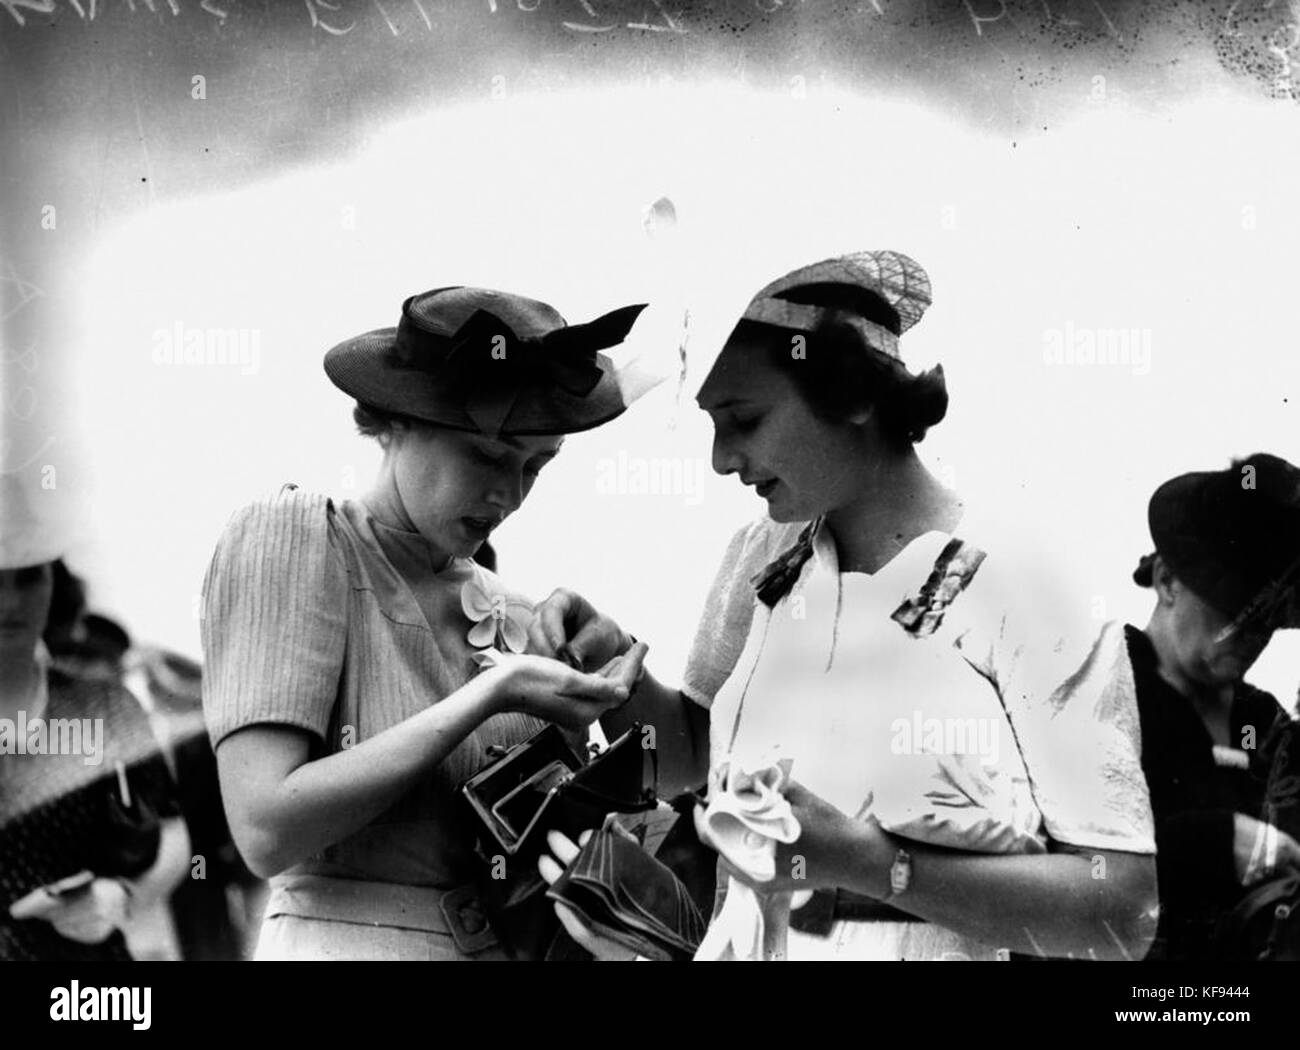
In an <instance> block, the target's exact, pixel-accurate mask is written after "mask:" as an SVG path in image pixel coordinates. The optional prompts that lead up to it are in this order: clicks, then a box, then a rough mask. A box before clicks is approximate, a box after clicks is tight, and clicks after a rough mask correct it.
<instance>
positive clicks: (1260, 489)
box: [1133, 452, 1300, 629]
mask: <svg viewBox="0 0 1300 1050" xmlns="http://www.w3.org/2000/svg"><path fill="white" fill-rule="evenodd" d="M1147 522H1148V524H1149V526H1150V529H1151V538H1152V540H1154V542H1155V546H1156V553H1157V554H1158V555H1159V556H1160V558H1161V560H1162V561H1164V563H1165V564H1166V565H1167V566H1168V567H1169V571H1170V572H1171V573H1172V574H1173V575H1174V576H1175V577H1176V578H1177V579H1179V580H1180V581H1182V582H1183V584H1185V585H1186V586H1187V587H1188V588H1190V589H1191V591H1192V592H1193V593H1194V594H1196V595H1197V596H1198V597H1200V598H1201V599H1203V600H1204V601H1206V602H1208V603H1209V604H1210V605H1211V606H1213V607H1214V608H1215V609H1216V610H1218V611H1219V612H1220V613H1222V614H1223V615H1224V616H1227V617H1230V618H1232V619H1233V621H1234V623H1233V626H1234V627H1242V626H1245V625H1246V624H1253V625H1256V626H1262V627H1265V628H1271V629H1278V628H1286V627H1291V628H1295V627H1300V469H1297V468H1296V467H1295V466H1293V465H1292V464H1290V463H1288V462H1287V461H1286V460H1284V459H1280V458H1279V457H1277V456H1272V455H1268V454H1267V453H1262V452H1261V453H1256V454H1254V455H1252V456H1248V457H1246V458H1245V459H1242V460H1236V461H1234V462H1233V464H1232V466H1231V467H1229V468H1228V469H1227V470H1218V471H1198V472H1194V473H1191V474H1182V475H1180V476H1179V477H1176V478H1172V479H1171V480H1169V481H1166V482H1165V483H1164V484H1163V485H1161V486H1160V487H1159V488H1158V489H1156V491H1155V493H1154V494H1153V495H1152V497H1151V502H1150V504H1149V505H1148V508H1147ZM1152 561H1153V556H1152V555H1147V556H1146V557H1144V558H1143V559H1142V560H1141V562H1140V563H1139V564H1138V568H1137V570H1136V571H1135V572H1134V573H1133V579H1134V581H1135V582H1137V583H1138V584H1140V585H1141V586H1144V587H1149V586H1151V584H1152Z"/></svg>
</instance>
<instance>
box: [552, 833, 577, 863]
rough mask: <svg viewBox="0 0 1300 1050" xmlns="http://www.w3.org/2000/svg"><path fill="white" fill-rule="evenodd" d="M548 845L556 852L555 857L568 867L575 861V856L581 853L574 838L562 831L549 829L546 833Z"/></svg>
mask: <svg viewBox="0 0 1300 1050" xmlns="http://www.w3.org/2000/svg"><path fill="white" fill-rule="evenodd" d="M546 845H547V846H548V847H549V848H550V850H551V852H552V853H553V854H555V859H556V860H558V861H559V862H560V863H561V864H563V865H564V866H565V867H566V868H567V867H568V866H569V865H570V864H572V863H573V861H574V858H575V857H577V855H578V853H579V849H578V847H577V846H576V845H575V844H574V842H573V840H572V839H571V838H569V836H568V835H566V834H564V832H562V831H548V832H547V833H546Z"/></svg>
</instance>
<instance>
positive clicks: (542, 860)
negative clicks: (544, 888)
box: [537, 853, 564, 886]
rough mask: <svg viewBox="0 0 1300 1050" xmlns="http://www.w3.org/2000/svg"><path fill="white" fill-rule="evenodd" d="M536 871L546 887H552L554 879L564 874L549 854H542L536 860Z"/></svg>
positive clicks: (562, 869)
mask: <svg viewBox="0 0 1300 1050" xmlns="http://www.w3.org/2000/svg"><path fill="white" fill-rule="evenodd" d="M537 870H538V872H540V873H541V876H542V878H543V879H544V880H545V881H546V885H548V886H554V885H555V881H556V879H558V878H559V877H560V876H561V875H563V874H564V868H562V867H561V866H560V865H559V864H557V863H556V861H555V858H554V857H552V856H551V855H550V854H549V853H543V854H542V855H541V856H540V857H538V858H537Z"/></svg>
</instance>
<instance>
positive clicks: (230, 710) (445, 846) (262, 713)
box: [202, 487, 541, 958]
mask: <svg viewBox="0 0 1300 1050" xmlns="http://www.w3.org/2000/svg"><path fill="white" fill-rule="evenodd" d="M480 574H481V575H480ZM476 575H479V578H480V579H482V578H488V579H490V580H492V581H493V582H494V583H495V585H496V586H498V587H499V586H500V583H499V581H497V580H496V578H495V576H493V575H492V574H491V573H488V572H487V570H485V569H483V568H482V567H480V566H477V565H475V564H474V563H472V562H471V561H469V560H467V559H457V560H455V561H453V563H452V564H451V566H449V567H448V568H447V569H446V570H445V571H443V572H435V571H434V556H433V552H432V551H431V550H430V548H429V546H428V544H427V543H426V541H425V540H424V539H423V538H422V537H421V536H419V535H418V534H417V533H413V532H405V531H402V530H398V529H393V528H390V527H388V526H386V525H383V524H382V523H380V522H378V521H376V520H375V519H374V518H373V517H372V516H371V515H370V513H369V511H368V510H367V509H366V508H365V506H364V505H362V504H360V503H357V502H352V501H346V500H345V501H341V502H339V503H334V502H333V501H331V500H329V499H328V498H326V497H324V496H320V495H312V494H309V493H306V492H303V491H300V490H297V489H292V488H288V487H286V489H285V490H284V491H282V492H281V493H280V495H279V496H277V497H275V498H273V499H268V500H263V501H260V502H257V503H254V504H251V505H250V506H247V507H245V508H243V509H242V510H240V511H238V512H237V513H236V514H235V515H234V517H233V518H232V520H231V522H230V523H229V525H228V526H227V527H226V530H225V532H224V534H223V535H222V537H221V540H220V541H219V543H218V545H217V549H216V553H215V554H214V555H213V558H212V562H211V565H210V566H209V568H208V572H207V576H206V579H205V581H204V587H203V620H202V635H203V649H204V659H205V670H204V679H203V707H204V715H205V717H206V720H207V724H208V731H209V733H210V734H211V737H212V743H213V746H214V747H219V746H220V745H221V743H222V741H223V740H225V739H226V738H227V737H228V736H230V735H231V734H232V733H234V732H236V731H237V730H239V729H242V728H244V727H247V726H253V725H264V724H273V725H282V726H293V727H296V728H299V729H302V730H304V731H306V732H307V733H309V734H310V735H311V738H312V742H313V751H312V754H313V757H321V756H325V755H329V754H332V753H335V752H338V751H340V750H342V749H344V748H345V747H350V746H352V745H354V744H356V743H359V742H360V741H362V740H367V739H369V738H371V737H373V736H375V735H377V734H378V733H381V732H383V731H384V730H385V729H388V728H389V727H390V726H393V725H396V724H398V723H399V722H402V721H404V720H406V719H407V718H410V717H411V716H413V715H415V714H417V713H418V712H420V711H422V710H424V709H425V708H427V707H428V706H430V705H431V704H435V703H437V702H438V701H439V700H441V699H443V698H444V697H446V696H447V695H449V694H450V693H452V692H454V691H455V690H456V689H458V688H460V687H461V686H462V685H464V684H465V683H466V682H467V681H468V680H469V679H470V678H471V677H472V676H473V674H474V673H475V671H476V667H475V665H474V662H473V660H472V654H473V653H474V652H475V649H474V648H473V647H472V646H471V645H470V644H469V642H468V640H467V638H466V635H467V633H468V631H469V629H470V628H471V627H472V626H473V624H472V623H471V621H470V620H469V619H468V618H467V617H466V615H465V613H464V612H463V610H462V607H461V597H460V595H461V587H462V586H463V584H464V583H465V582H466V581H467V580H469V579H472V578H474V577H475V576H476ZM539 728H541V723H540V722H538V721H537V720H536V719H533V718H530V717H528V716H526V715H521V714H503V715H497V716H494V717H493V718H490V719H488V720H487V721H485V722H484V723H482V724H481V725H480V726H479V727H478V728H477V729H476V730H475V731H474V732H473V733H471V734H470V735H469V737H467V738H466V739H465V741H463V742H462V743H461V745H460V746H459V747H457V748H456V749H455V751H453V752H452V753H451V755H449V756H448V757H447V759H446V760H444V761H443V762H442V763H441V764H440V765H439V766H437V767H436V768H434V769H431V770H430V772H429V776H428V778H427V779H426V780H425V781H424V782H423V783H421V784H420V785H418V786H417V787H416V788H414V789H413V790H411V791H410V792H409V793H408V794H407V795H406V796H405V797H403V798H402V799H401V800H399V801H398V802H397V803H396V804H395V805H393V806H392V807H391V808H390V809H389V810H388V811H387V812H385V813H383V814H382V815H381V816H380V817H378V818H377V819H376V820H374V821H372V822H371V823H370V824H369V825H368V826H366V827H364V828H362V829H361V830H360V831H358V832H356V833H354V834H352V835H350V836H348V837H347V838H345V839H343V840H342V841H340V842H337V843H335V844H334V845H332V846H330V847H328V848H327V849H325V850H323V851H322V852H321V853H320V854H318V855H317V856H315V857H312V858H310V859H309V860H307V861H305V862H303V863H302V864H300V865H297V866H296V867H294V868H292V869H290V870H289V871H287V872H284V873H282V874H281V875H279V876H276V877H275V879H273V880H272V905H273V906H274V905H275V902H276V900H277V894H276V887H277V885H279V886H281V887H284V886H287V885H290V884H293V883H294V882H295V880H297V884H298V885H301V884H302V883H303V881H304V880H303V879H301V878H299V877H300V876H324V877H327V878H332V879H343V880H353V881H354V882H367V881H369V882H373V883H377V884H387V885H388V886H389V887H391V886H393V885H396V886H397V887H411V888H431V889H435V890H448V889H453V888H456V887H460V886H463V885H465V884H466V883H468V882H470V881H472V880H473V879H474V877H475V875H476V871H477V862H476V860H475V858H474V855H473V845H474V827H473V825H472V824H471V822H470V821H469V819H468V817H467V814H466V813H465V811H464V810H463V808H462V803H461V800H460V798H459V795H458V788H459V786H460V784H461V783H462V782H463V781H464V780H465V779H466V778H467V777H469V776H470V775H472V774H473V773H475V772H476V771H477V770H478V769H479V768H480V767H481V766H483V765H484V764H485V763H486V762H487V760H488V759H487V748H488V747H489V746H491V745H502V746H507V747H508V746H510V745H512V744H515V743H518V742H520V741H522V740H524V739H526V738H527V737H529V736H530V735H532V734H533V733H534V732H536V731H537V730H538V729H539ZM308 881H310V880H308ZM351 888H356V887H351ZM413 892H414V891H409V892H408V891H407V890H402V893H404V894H406V898H405V899H416V900H423V899H427V897H421V896H420V894H419V893H414V896H412V893H413ZM280 897H281V898H285V899H287V895H286V894H285V893H281V894H280ZM302 898H303V894H302V893H298V894H297V895H296V896H294V898H293V899H294V901H296V902H297V903H295V904H294V905H293V906H292V907H289V906H286V907H285V908H284V909H282V914H279V915H276V914H274V912H275V911H276V908H275V907H272V908H271V909H269V910H268V913H267V915H268V917H267V920H266V922H265V923H264V927H263V932H262V941H261V945H260V947H259V950H258V955H259V957H269V956H272V955H281V956H283V955H288V956H291V957H295V958H308V957H309V958H374V957H382V958H454V957H457V955H458V952H457V951H456V948H455V946H454V942H453V941H452V940H451V938H450V937H449V936H448V935H447V934H446V933H444V932H439V931H440V928H441V927H443V926H445V924H444V923H442V922H441V921H439V919H438V917H437V916H425V917H423V918H421V916H419V915H412V916H411V917H410V920H409V922H407V921H406V920H403V921H402V923H400V924H399V923H397V922H396V921H393V922H391V923H389V922H386V921H382V920H381V921H380V923H379V925H378V926H376V925H375V918H374V915H373V914H370V915H367V916H362V915H361V914H360V913H359V912H358V914H357V915H356V919H357V921H356V923H349V922H347V921H346V919H347V917H348V911H347V907H346V906H343V910H342V912H340V906H339V905H338V904H337V902H336V903H333V904H328V905H327V906H326V905H323V906H322V907H320V908H319V909H318V911H316V912H313V909H312V907H311V906H310V904H308V905H303V904H302V903H301V902H302ZM349 899H351V898H349ZM414 910H416V911H418V910H419V909H418V908H415V909H414ZM289 912H295V913H297V914H289ZM308 913H310V914H308Z"/></svg>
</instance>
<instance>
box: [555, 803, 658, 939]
mask: <svg viewBox="0 0 1300 1050" xmlns="http://www.w3.org/2000/svg"><path fill="white" fill-rule="evenodd" d="M614 828H615V830H617V831H619V832H623V829H622V828H621V827H619V826H618V825H617V824H615V825H614ZM623 833H624V834H626V832H623ZM591 834H592V833H591V831H584V832H583V833H582V835H581V836H580V837H579V839H578V844H577V845H576V846H575V845H574V844H573V841H572V840H571V839H570V838H568V836H566V835H563V834H561V833H560V832H558V831H552V832H550V833H548V834H547V836H546V845H547V847H548V848H549V849H550V851H551V853H553V854H555V856H551V854H549V853H543V854H542V855H541V856H540V857H538V858H537V870H538V871H540V872H541V873H542V878H543V879H545V880H546V885H548V886H552V885H554V884H555V880H556V879H558V878H559V877H560V876H561V875H563V874H564V869H565V868H567V867H568V866H569V865H570V864H572V863H573V861H574V858H575V857H577V855H578V853H579V851H580V850H581V848H582V847H583V846H585V845H586V844H587V840H588V839H589V838H591ZM629 837H630V836H629ZM555 914H556V915H557V916H558V917H559V919H560V923H561V924H562V925H563V926H564V928H565V930H567V931H568V934H569V936H570V937H572V938H573V939H574V941H576V942H577V944H578V946H579V947H581V948H584V949H586V950H587V951H588V952H590V953H591V954H592V955H593V956H594V957H595V958H596V959H597V960H598V961H600V962H631V961H632V960H634V959H635V958H636V952H634V951H632V949H631V948H625V947H623V945H621V944H619V943H618V942H617V941H611V940H610V939H609V938H608V937H601V936H600V935H598V934H596V933H593V932H592V931H591V928H590V927H588V926H587V924H586V923H584V922H583V921H582V920H581V919H579V918H578V916H577V915H575V914H574V912H573V909H572V908H568V907H566V906H565V905H563V904H561V903H560V902H559V901H556V902H555Z"/></svg>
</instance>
